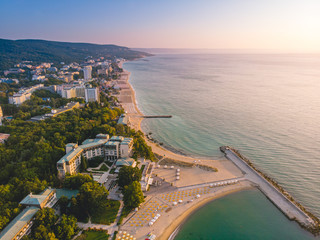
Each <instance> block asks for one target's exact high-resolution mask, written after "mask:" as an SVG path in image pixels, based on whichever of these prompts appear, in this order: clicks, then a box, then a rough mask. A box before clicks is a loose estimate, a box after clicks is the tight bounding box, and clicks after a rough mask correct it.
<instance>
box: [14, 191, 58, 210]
mask: <svg viewBox="0 0 320 240" xmlns="http://www.w3.org/2000/svg"><path fill="white" fill-rule="evenodd" d="M52 191H55V189H50V188H47V189H45V190H44V191H43V192H42V193H41V194H32V193H30V194H29V195H28V196H26V197H25V198H24V199H23V200H22V201H21V202H20V204H22V205H39V207H40V205H41V203H42V202H43V201H45V200H46V198H47V197H48V195H49V194H50V193H51V192H52Z"/></svg>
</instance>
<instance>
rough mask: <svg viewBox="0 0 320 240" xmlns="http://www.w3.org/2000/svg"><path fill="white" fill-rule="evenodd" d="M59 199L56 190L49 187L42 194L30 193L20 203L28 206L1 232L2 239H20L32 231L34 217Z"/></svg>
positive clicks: (0, 237)
mask: <svg viewBox="0 0 320 240" xmlns="http://www.w3.org/2000/svg"><path fill="white" fill-rule="evenodd" d="M57 201H58V199H57V196H56V190H55V189H51V188H48V189H46V190H44V191H43V192H42V193H41V194H39V195H35V194H32V193H30V194H29V195H28V196H26V197H25V198H24V199H23V200H22V201H21V202H20V204H21V205H22V206H25V207H26V208H25V209H24V210H22V212H21V213H20V214H19V215H18V216H16V217H15V218H14V219H13V220H12V221H11V222H10V223H9V224H8V226H6V227H5V228H4V229H3V230H2V231H1V233H0V239H1V240H19V239H21V238H22V237H23V236H24V235H27V234H29V233H30V231H31V227H32V225H33V218H34V216H35V215H36V213H37V212H38V211H39V210H40V209H41V208H44V207H49V208H51V207H53V206H54V205H55V204H56V202H57Z"/></svg>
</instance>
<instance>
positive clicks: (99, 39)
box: [0, 0, 320, 53]
mask: <svg viewBox="0 0 320 240" xmlns="http://www.w3.org/2000/svg"><path fill="white" fill-rule="evenodd" d="M17 2H19V4H17ZM30 2H35V3H37V4H36V5H37V7H36V8H34V7H31V6H32V4H30ZM110 9H112V11H111V10H110ZM12 12H15V13H16V14H12ZM0 13H1V14H0V30H1V31H0V32H1V36H0V37H1V38H8V39H26V38H29V39H30V38H36V39H47V40H56V41H71V42H91V43H100V44H109V43H111V44H116V45H123V46H128V47H132V48H192V49H266V50H277V51H280V52H317V53H320V1H319V0H281V1H279V0H261V1H255V0H241V1H238V0H226V1H218V0H199V1H192V0H183V1H182V0H177V1H170V0H163V1H147V0H136V1H134V2H133V1H128V0H125V1H114V2H113V1H102V2H100V3H99V7H98V8H97V7H96V6H93V5H92V4H89V3H88V2H87V1H84V0H78V1H75V0H70V1H67V2H65V3H62V2H59V1H57V2H55V4H48V2H46V1H41V2H39V1H36V0H30V1H28V2H24V1H18V0H12V1H3V2H1V3H0ZM80 13H81V14H80ZM84 14H85V15H84ZM39 19H41V21H39Z"/></svg>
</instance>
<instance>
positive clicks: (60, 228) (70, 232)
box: [56, 214, 78, 240]
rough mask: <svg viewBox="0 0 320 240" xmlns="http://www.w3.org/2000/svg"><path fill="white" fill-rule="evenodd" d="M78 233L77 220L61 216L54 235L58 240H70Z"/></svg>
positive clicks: (72, 217)
mask: <svg viewBox="0 0 320 240" xmlns="http://www.w3.org/2000/svg"><path fill="white" fill-rule="evenodd" d="M76 233H78V227H77V219H76V218H75V217H74V216H67V215H65V214H63V215H62V217H61V221H60V222H59V223H58V225H57V227H56V235H57V237H58V238H59V239H65V240H70V239H72V237H73V236H74V235H75V234H76Z"/></svg>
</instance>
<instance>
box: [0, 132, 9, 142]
mask: <svg viewBox="0 0 320 240" xmlns="http://www.w3.org/2000/svg"><path fill="white" fill-rule="evenodd" d="M9 137H10V134H7V133H0V142H4V141H6V140H7V139H8V138H9Z"/></svg>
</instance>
